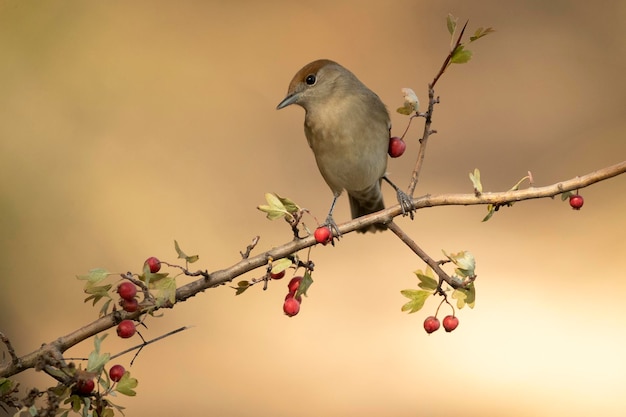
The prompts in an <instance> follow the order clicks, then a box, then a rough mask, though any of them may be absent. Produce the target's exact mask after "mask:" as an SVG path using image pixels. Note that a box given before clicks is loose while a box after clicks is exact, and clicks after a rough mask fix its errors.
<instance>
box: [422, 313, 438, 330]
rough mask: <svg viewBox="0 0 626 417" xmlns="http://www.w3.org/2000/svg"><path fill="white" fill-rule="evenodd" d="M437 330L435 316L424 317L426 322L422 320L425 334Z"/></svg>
mask: <svg viewBox="0 0 626 417" xmlns="http://www.w3.org/2000/svg"><path fill="white" fill-rule="evenodd" d="M437 329H439V319H438V318H437V317H435V316H428V317H426V320H424V330H426V333H428V334H431V333H432V332H434V331H436V330H437Z"/></svg>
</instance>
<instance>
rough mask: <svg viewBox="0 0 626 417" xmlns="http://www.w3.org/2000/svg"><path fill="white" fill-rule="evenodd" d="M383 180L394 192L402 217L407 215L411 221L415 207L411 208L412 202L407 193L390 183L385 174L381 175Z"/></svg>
mask: <svg viewBox="0 0 626 417" xmlns="http://www.w3.org/2000/svg"><path fill="white" fill-rule="evenodd" d="M383 179H384V180H385V182H387V184H389V185H391V186H392V187H393V189H394V190H396V196H397V197H398V203H400V208H402V215H403V216H406V215H407V214H408V215H409V216H410V217H411V220H413V212H414V211H415V207H413V200H412V199H411V197H409V195H408V194H407V193H405V192H404V191H402V190H401V189H400V188H398V186H397V185H396V184H394V183H393V182H391V180H390V179H389V178H387V175H386V174H385V175H383Z"/></svg>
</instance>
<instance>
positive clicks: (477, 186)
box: [469, 168, 532, 222]
mask: <svg viewBox="0 0 626 417" xmlns="http://www.w3.org/2000/svg"><path fill="white" fill-rule="evenodd" d="M469 178H470V181H471V182H472V185H473V187H474V194H475V195H476V197H480V195H481V194H482V193H483V185H482V183H481V180H480V171H479V170H478V168H475V169H474V172H470V174H469ZM527 180H528V181H529V182H532V178H531V176H530V173H529V175H526V176H525V177H523V178H522V179H520V180H519V181H518V182H517V183H516V184H515V185H514V186H513V187H511V188H510V189H509V191H517V190H519V189H520V186H521V185H522V184H523V183H524V181H527ZM513 204H514V203H506V204H487V215H486V216H485V217H484V218H483V220H482V221H483V222H486V221H487V220H489V219H491V217H492V216H493V215H494V214H495V213H496V211H498V210H500V207H503V206H506V207H512V206H513Z"/></svg>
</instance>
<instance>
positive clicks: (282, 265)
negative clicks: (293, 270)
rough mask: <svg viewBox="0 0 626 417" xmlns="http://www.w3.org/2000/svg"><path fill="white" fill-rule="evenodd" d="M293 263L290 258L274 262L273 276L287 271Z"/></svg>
mask: <svg viewBox="0 0 626 417" xmlns="http://www.w3.org/2000/svg"><path fill="white" fill-rule="evenodd" d="M291 265H293V262H292V261H291V259H289V258H282V259H279V260H277V261H274V262H272V270H271V272H272V274H278V273H279V272H282V271H286V270H287V269H288V268H289V267H290V266H291Z"/></svg>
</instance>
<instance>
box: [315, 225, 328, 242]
mask: <svg viewBox="0 0 626 417" xmlns="http://www.w3.org/2000/svg"><path fill="white" fill-rule="evenodd" d="M313 236H315V241H316V242H317V243H321V244H322V245H326V244H327V243H329V242H331V241H332V240H333V234H332V232H331V231H330V227H328V226H320V227H318V228H317V229H315V232H313Z"/></svg>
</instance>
